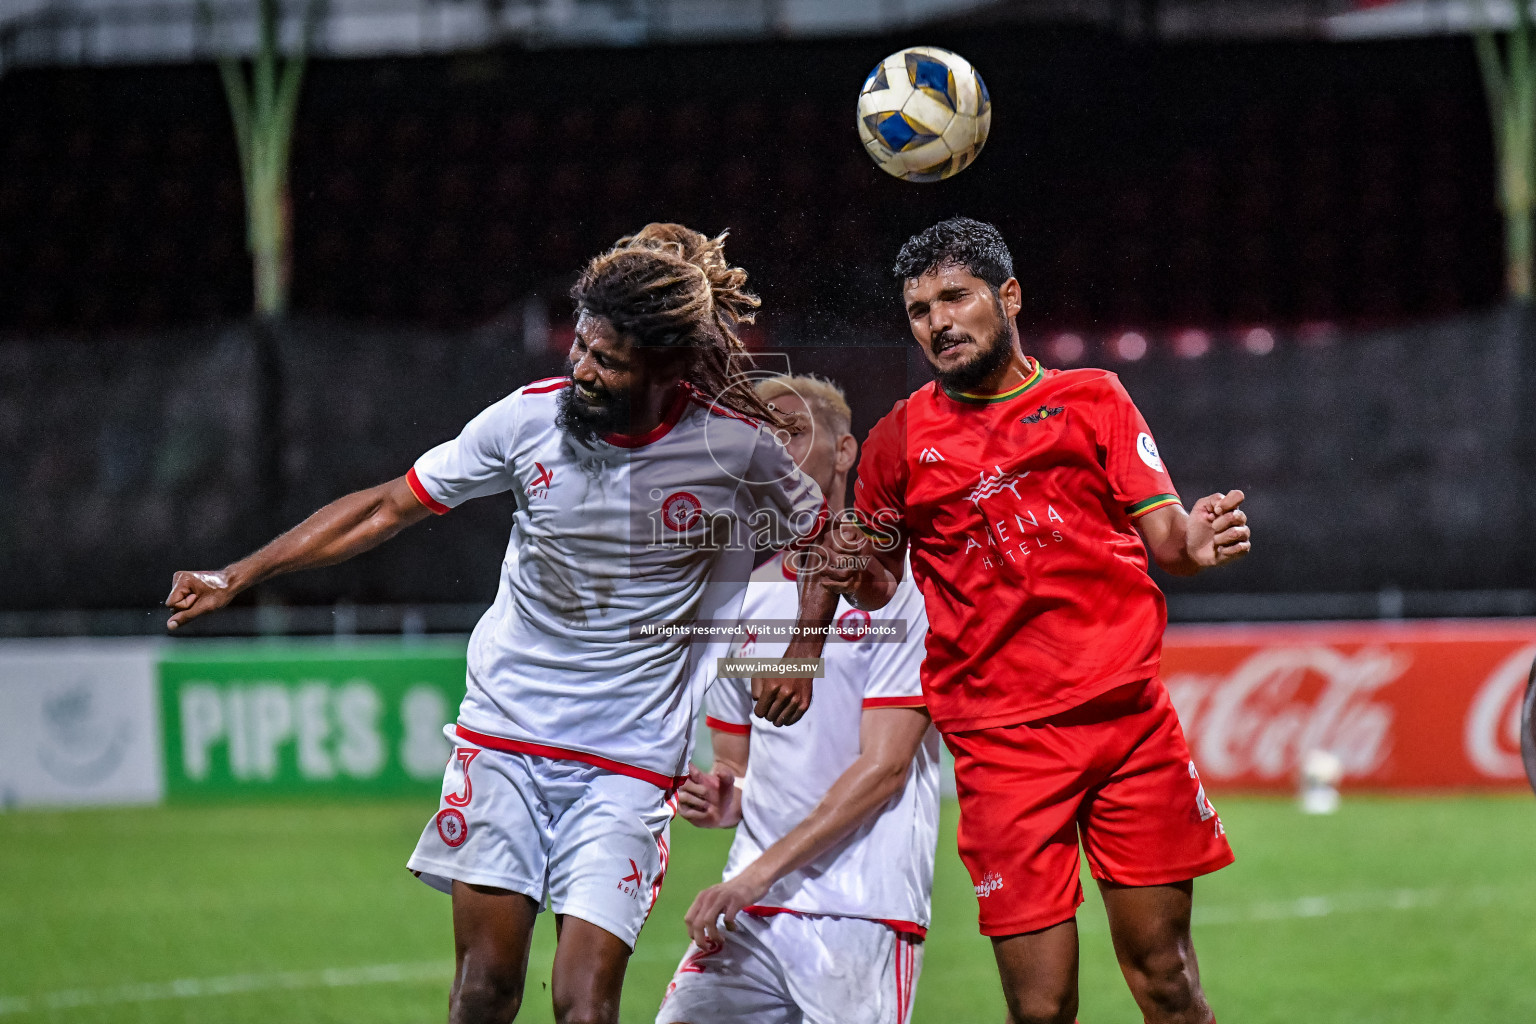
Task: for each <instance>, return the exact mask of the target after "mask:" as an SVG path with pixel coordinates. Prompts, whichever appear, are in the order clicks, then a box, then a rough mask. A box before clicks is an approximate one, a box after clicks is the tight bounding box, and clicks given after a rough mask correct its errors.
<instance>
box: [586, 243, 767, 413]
mask: <svg viewBox="0 0 1536 1024" xmlns="http://www.w3.org/2000/svg"><path fill="white" fill-rule="evenodd" d="M727 234H729V232H724V231H722V232H721V233H720V234H719V235H716V236H715V237H714V238H710V237H709V236H707V235H704V234H702V233H701V232H698V231H694V230H693V229H692V228H688V227H684V226H683V225H681V224H665V223H656V224H647V225H646V226H645V227H643V228H641V229H640V230H639V231H637V232H635V233H634V234H633V235H627V236H625V237H624V238H621V239H619V240H618V242H617V243H616V244H615V245H614V247H613V248H612V249H609V250H608V251H607V252H605V253H603V254H602V255H600V256H597V257H594V258H593V259H592V261H591V262H590V263H588V264H587V266H586V268H585V269H584V270H583V271H582V273H581V277H580V279H579V280H577V282H576V284H575V286H574V287H572V288H571V298H572V299H573V300H575V302H576V308H577V309H578V310H581V311H584V312H588V313H591V314H592V315H593V316H600V317H602V318H604V319H606V320H607V321H608V322H609V323H611V324H612V325H613V329H614V330H616V331H618V332H619V333H620V334H621V335H629V336H630V337H632V338H634V339H635V342H636V343H637V344H639V345H642V346H652V347H659V348H674V349H678V350H682V351H687V352H688V353H689V354H691V355H692V356H693V359H692V362H691V365H690V366H689V368H688V369H687V370H686V371H685V372H684V376H683V379H684V380H686V381H687V382H688V383H690V384H692V385H693V386H694V387H695V388H697V389H698V390H699V391H701V392H703V394H704V396H705V397H706V398H708V399H710V400H711V401H714V402H716V403H718V404H719V405H721V406H724V407H726V408H729V409H731V410H732V411H734V412H738V413H741V414H743V415H746V416H749V417H752V418H754V419H760V420H765V421H767V422H768V423H769V424H770V425H772V426H775V427H783V426H787V425H788V422H787V420H785V419H784V418H783V417H782V416H780V415H779V414H778V413H776V412H775V411H774V410H772V409H770V408H769V407H768V403H767V402H766V401H763V400H762V399H760V398H759V397H758V396H757V393H756V392H755V391H754V390H753V389H751V388H749V387H742V386H739V385H738V382H736V381H734V380H733V379H732V373H733V370H732V365H731V364H732V357H734V356H738V355H744V354H745V352H746V346H745V345H743V344H742V341H741V336H740V334H739V327H740V325H741V324H746V323H751V322H752V321H753V320H754V319H755V318H756V316H757V310H758V307H760V306H761V305H762V300H761V299H759V298H758V297H757V296H756V295H753V294H752V293H751V292H749V291H747V288H746V285H747V272H746V271H745V270H743V269H741V268H740V267H733V266H731V264H730V262H729V261H728V260H726V258H725V238H726V235H727Z"/></svg>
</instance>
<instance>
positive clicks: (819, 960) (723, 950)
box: [656, 377, 939, 1024]
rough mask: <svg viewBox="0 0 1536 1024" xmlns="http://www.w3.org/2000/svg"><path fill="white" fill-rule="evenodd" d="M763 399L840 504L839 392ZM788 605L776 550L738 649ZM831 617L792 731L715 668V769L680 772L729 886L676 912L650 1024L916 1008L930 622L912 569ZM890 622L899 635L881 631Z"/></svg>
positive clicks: (812, 381)
mask: <svg viewBox="0 0 1536 1024" xmlns="http://www.w3.org/2000/svg"><path fill="white" fill-rule="evenodd" d="M758 393H759V395H760V396H761V397H762V398H764V399H766V400H768V401H770V402H772V403H773V404H774V405H775V407H776V408H777V409H778V410H779V411H781V412H785V413H789V414H791V415H792V416H793V417H794V419H795V421H796V427H793V428H791V429H792V436H791V438H790V440H789V445H788V448H789V451H790V454H791V455H793V456H794V458H795V461H796V462H797V463H798V464H799V465H800V467H801V468H802V469H803V470H804V471H805V472H806V473H807V474H809V475H810V476H811V477H812V478H813V479H815V480H816V482H817V483H818V484H819V485H820V486H821V488H822V491H823V493H825V494H826V495H827V500H828V503H829V507H830V509H831V510H832V511H833V512H834V513H835V512H836V511H838V510H840V509H841V508H842V507H843V505H844V504H845V501H844V495H845V491H846V489H847V478H848V472H849V470H850V469H851V468H852V467H853V464H854V460H855V457H856V456H857V454H858V445H857V443H856V442H855V441H854V439H853V437H852V436H850V435H849V433H848V429H849V410H848V403H847V401H846V400H845V398H844V397H843V393H842V391H841V390H840V389H838V388H837V386H836V385H834V384H832V383H830V382H828V381H825V380H821V379H817V378H809V377H791V378H774V379H771V380H769V381H766V382H764V383H763V384H760V385H759V387H758ZM798 608H799V598H798V593H797V587H796V585H795V569H794V565H793V559H790V560H789V561H788V562H786V556H785V555H784V554H783V553H782V552H781V553H780V554H778V555H775V556H774V557H773V558H772V559H770V560H769V561H768V562H766V563H764V564H763V565H762V566H760V567H759V568H758V570H757V571H756V572H755V573H753V576H752V582H751V584H750V586H749V587H748V589H747V598H746V602H745V604H744V606H743V608H742V619H743V622H744V624H745V627H746V629H747V631H748V638H747V639H746V640H745V641H744V642H742V643H741V644H739V645H738V646H737V647H736V648H735V649H734V650H733V652H732V655H733V658H738V659H739V658H778V657H780V656H781V655H782V654H783V653H784V650H785V646H786V642H785V640H783V639H779V640H777V641H773V640H770V639H767V638H766V636H762V637H759V636H756V635H754V634H753V633H752V630H753V623H758V624H760V625H759V626H758V627H757V628H758V630H759V631H760V632H764V627H763V624H766V623H768V622H771V621H779V622H785V621H790V620H793V619H794V618H795V616H796V614H797V612H798ZM837 615H838V617H837V619H836V620H835V627H836V628H835V631H834V632H833V634H832V635H831V636H830V637H829V638H828V641H827V643H826V645H825V647H824V649H823V657H824V659H825V669H826V674H825V675H824V676H823V677H822V678H820V679H818V680H817V681H816V698H815V700H814V701H813V702H812V704H811V708H810V710H809V711H808V712H807V713H806V715H805V717H804V718H803V719H801V720H800V721H799V722H798V723H797V724H795V725H792V726H789V727H787V728H783V729H774V728H771V727H770V728H763V727H762V726H761V725H759V723H760V722H761V721H762V720H761V719H757V720H755V721H754V719H753V716H752V704H753V702H752V697H751V693H750V684H749V682H748V680H747V679H745V678H734V677H730V676H722V677H721V678H719V679H718V681H716V682H715V684H714V686H713V687H712V688H711V689H710V691H709V694H708V696H707V698H706V706H707V708H708V710H709V717H708V718H707V723H708V725H709V726H710V729H711V733H712V735H713V737H714V744H715V766H714V770H713V771H711V772H700V771H697V770H695V771H693V772H692V773H690V778H689V781H688V782H687V784H685V785H684V786H683V788H682V791H681V792H680V793H679V798H680V801H681V813H682V815H683V817H685V818H687V819H688V820H689V821H691V822H692V823H693V824H695V825H699V826H702V827H705V828H724V827H730V826H732V825H734V826H736V839H735V842H734V843H733V844H732V846H731V852H730V858H729V860H728V862H727V863H726V868H725V880H724V881H723V882H721V883H720V884H719V885H715V886H711V887H710V888H708V889H706V890H704V891H703V892H702V893H700V894H699V896H698V898H697V899H696V900H694V903H693V906H692V907H691V908H690V909H689V911H688V914H687V923H688V931H689V934H690V936H691V937H692V939H693V943H692V944H691V945H690V946H689V948H688V951H687V953H686V954H685V955H684V956H683V960H682V963H681V964H679V965H678V969H677V973H676V975H675V976H674V978H673V981H672V983H671V985H669V986H668V988H667V994H666V997H665V999H664V1000H663V1002H662V1004H661V1008H660V1010H659V1012H658V1013H657V1015H656V1020H657V1024H708V1022H714V1021H727V1020H729V1021H741V1022H744V1024H794V1022H802V1021H809V1022H815V1024H902V1022H904V1021H906V1020H908V1019H909V1018H910V1016H911V1010H912V998H913V995H914V994H915V992H916V988H917V978H918V974H919V973H920V971H921V968H922V961H923V937H924V935H925V934H926V931H927V926H928V920H929V895H930V889H931V887H932V882H933V857H934V847H935V845H936V842H937V837H938V818H939V746H938V734H937V732H936V731H935V730H934V729H933V727H932V725H931V724H930V722H929V719H928V713H927V710H926V709H925V708H924V706H923V698H922V686H921V683H920V681H919V673H918V669H919V666H920V665H921V662H922V657H923V638H924V635H925V634H926V632H927V628H928V620H927V618H926V616H925V615H924V613H923V600H922V595H921V594H920V593H919V592H918V590H917V588H916V587H915V586H914V585H913V584H912V583H911V582H910V577H909V580H908V581H907V582H905V583H903V584H902V586H901V587H900V588H899V589H898V593H897V594H896V595H895V597H894V598H893V600H892V602H891V603H890V604H888V605H887V606H886V607H885V609H884V610H883V611H882V613H881V616H880V618H879V619H875V620H871V617H870V616H869V615H868V614H867V613H865V612H862V611H859V610H858V609H856V608H853V607H851V606H850V605H847V604H846V603H845V604H843V605H842V606H840V607H839V608H838V610H837ZM896 624H900V626H903V627H904V628H905V633H904V638H891V637H886V638H884V639H883V640H882V639H881V638H879V637H878V633H879V632H880V631H882V630H884V629H887V628H890V627H892V626H893V625H896ZM705 668H706V670H708V669H713V668H714V666H712V665H706V666H705ZM711 674H713V673H711ZM749 768H750V772H749V771H748V769H749ZM722 922H723V927H722Z"/></svg>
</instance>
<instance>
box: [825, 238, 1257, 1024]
mask: <svg viewBox="0 0 1536 1024" xmlns="http://www.w3.org/2000/svg"><path fill="white" fill-rule="evenodd" d="M896 277H897V279H898V280H899V281H901V282H902V292H903V297H904V299H905V303H906V310H907V318H908V321H909V323H910V325H911V329H912V333H913V335H914V337H916V339H917V342H918V344H919V346H920V347H921V348H922V350H923V354H924V355H925V356H927V358H928V361H929V363H930V364H931V365H932V367H933V370H934V375H935V376H936V377H937V380H936V381H935V382H933V383H931V384H928V385H926V386H925V387H923V388H920V389H919V390H917V391H916V392H914V393H913V394H912V396H911V397H910V398H908V399H906V400H904V401H902V402H899V403H897V405H896V407H895V408H894V409H893V410H892V411H891V412H890V413H889V414H888V415H887V416H886V417H885V418H884V419H883V420H881V421H880V422H879V423H878V424H877V425H876V426H875V428H874V429H873V430H872V431H871V432H870V435H869V439H868V441H867V442H866V443H865V446H864V456H863V459H862V461H861V462H860V465H859V479H858V484H857V487H856V497H855V504H856V509H857V512H858V515H859V520H860V524H861V526H862V527H863V531H862V532H861V531H857V530H848V529H841V530H839V531H838V534H839V539H838V547H839V550H838V551H836V552H833V553H832V554H833V557H832V558H830V559H829V561H828V563H827V564H826V566H825V567H824V568H823V569H822V571H821V572H820V573H819V575H818V579H819V580H820V582H821V583H822V584H823V587H824V588H825V589H826V590H827V591H831V592H834V593H841V594H846V595H848V596H849V598H850V600H852V601H853V602H854V603H855V604H857V605H859V606H860V607H863V608H866V609H875V608H879V607H881V606H883V605H884V604H885V603H886V601H888V600H889V598H890V594H891V593H892V592H893V591H894V589H895V585H896V583H897V581H898V580H899V579H900V577H901V573H902V560H903V556H904V555H905V554H907V553H908V552H909V551H910V557H911V563H912V572H913V575H914V577H915V578H916V581H917V583H918V586H919V587H920V588H921V590H922V592H923V596H924V600H925V603H926V605H927V610H928V618H929V622H930V631H929V634H928V651H927V659H926V660H925V661H924V663H923V691H924V695H925V697H926V700H927V703H928V709H929V711H930V712H931V714H932V716H933V720H934V722H935V724H937V725H938V726H939V728H940V730H941V731H942V732H943V733H944V738H945V742H946V743H947V744H948V745H949V748H950V750H951V751H952V752H953V753H954V755H955V769H956V782H957V785H958V789H959V796H960V855H961V858H962V859H963V860H964V861H965V863H966V866H967V868H968V869H969V871H970V873H971V877H972V881H973V882H974V884H975V888H976V895H977V900H978V903H979V904H980V921H981V930H982V932H983V934H986V935H989V936H991V937H992V940H993V947H994V951H995V953H996V956H997V963H998V969H999V971H1000V973H1001V975H1002V981H1003V990H1004V994H1005V996H1006V999H1007V1003H1008V1012H1009V1015H1010V1020H1011V1021H1013V1022H1015V1024H1036V1022H1040V1024H1063V1022H1071V1021H1072V1020H1073V1019H1074V1017H1075V1015H1076V1012H1077V1002H1078V994H1077V956H1078V950H1077V923H1076V911H1077V907H1078V906H1079V905H1080V904H1081V903H1082V899H1083V896H1082V887H1081V884H1080V883H1079V881H1078V848H1079V838H1080V839H1081V844H1082V847H1083V849H1084V850H1085V852H1086V853H1087V856H1088V863H1089V866H1090V868H1091V870H1092V873H1093V875H1094V877H1095V878H1096V879H1097V880H1098V882H1099V887H1100V889H1101V891H1102V893H1103V896H1104V904H1105V907H1106V909H1107V911H1108V913H1109V925H1110V932H1111V934H1112V936H1113V938H1114V945H1115V952H1116V955H1117V956H1118V958H1119V961H1120V966H1121V969H1122V970H1123V972H1124V974H1125V978H1126V981H1127V982H1128V983H1129V985H1130V988H1131V992H1132V994H1133V995H1134V996H1135V998H1136V1002H1137V1004H1138V1005H1139V1006H1140V1007H1141V1011H1142V1013H1143V1015H1144V1016H1145V1018H1146V1020H1147V1021H1148V1022H1151V1024H1209V1022H1210V1021H1212V1020H1213V1017H1212V1015H1211V1010H1210V1007H1209V1005H1208V1004H1207V1003H1206V999H1205V995H1204V993H1203V992H1202V990H1201V987H1200V979H1199V971H1198V967H1197V965H1196V962H1195V951H1194V947H1193V945H1192V943H1191V940H1190V930H1189V921H1190V910H1191V901H1192V896H1193V891H1194V887H1193V881H1192V879H1194V878H1195V877H1196V876H1198V875H1202V874H1206V873H1208V872H1211V871H1215V870H1217V869H1219V868H1222V867H1225V866H1226V865H1227V864H1229V863H1231V861H1232V851H1231V848H1230V847H1229V846H1228V844H1227V840H1226V836H1225V831H1224V829H1223V827H1222V824H1221V819H1220V818H1219V817H1218V816H1217V815H1216V811H1215V808H1213V807H1212V806H1211V804H1210V801H1209V800H1207V799H1206V796H1205V791H1204V788H1203V787H1202V786H1201V784H1200V778H1199V775H1198V773H1197V772H1196V769H1195V764H1194V761H1193V760H1192V759H1191V758H1190V754H1189V747H1188V745H1187V744H1186V743H1185V740H1184V735H1183V732H1182V730H1181V729H1180V727H1179V722H1178V718H1177V716H1176V715H1175V714H1174V711H1173V707H1172V705H1171V704H1170V703H1169V700H1168V694H1167V691H1166V690H1165V689H1164V687H1163V684H1162V683H1161V681H1159V679H1158V659H1159V654H1160V651H1161V645H1162V635H1163V629H1164V627H1165V625H1166V622H1167V616H1166V609H1165V604H1164V601H1163V596H1162V593H1161V592H1160V591H1159V590H1158V588H1157V585H1156V584H1155V583H1154V582H1153V581H1152V578H1151V576H1150V575H1149V574H1148V556H1149V554H1150V556H1151V559H1152V560H1154V561H1156V562H1157V564H1158V565H1159V566H1161V567H1162V568H1163V569H1164V570H1166V571H1168V572H1170V573H1173V574H1175V575H1181V576H1187V575H1193V574H1194V573H1197V572H1200V571H1201V570H1204V569H1208V568H1211V567H1213V566H1218V565H1222V564H1225V563H1227V562H1229V561H1232V560H1233V559H1235V558H1239V557H1241V556H1242V555H1244V554H1246V553H1247V552H1248V549H1249V544H1250V541H1249V532H1248V527H1247V525H1246V523H1247V516H1246V514H1245V513H1244V512H1243V511H1242V510H1241V509H1240V508H1239V506H1240V505H1241V504H1242V501H1243V494H1242V492H1241V491H1235V490H1234V491H1231V492H1228V493H1226V494H1213V495H1210V496H1208V497H1205V498H1202V499H1200V500H1199V501H1197V502H1196V503H1195V504H1194V507H1193V508H1192V509H1191V510H1190V511H1189V512H1186V511H1185V510H1184V506H1183V504H1182V502H1181V501H1180V499H1179V497H1178V493H1177V492H1176V491H1175V490H1174V486H1173V481H1172V479H1170V477H1169V475H1168V470H1167V468H1166V467H1165V466H1164V465H1163V461H1162V457H1161V455H1160V454H1159V453H1158V450H1157V445H1156V443H1155V442H1154V441H1153V439H1152V434H1151V431H1150V430H1149V429H1148V428H1147V425H1146V422H1145V421H1144V420H1143V419H1142V416H1141V413H1140V412H1138V411H1137V409H1136V406H1135V405H1134V404H1133V403H1132V402H1131V399H1130V396H1129V395H1127V394H1126V392H1125V389H1124V388H1123V387H1122V386H1121V385H1120V381H1119V380H1118V378H1116V377H1115V375H1114V374H1112V373H1108V372H1106V371H1103V370H1091V369H1083V370H1065V371H1063V370H1047V369H1045V368H1044V367H1043V366H1041V365H1040V364H1039V363H1038V362H1036V361H1035V360H1034V359H1032V358H1030V357H1028V356H1026V355H1024V353H1023V351H1022V350H1021V349H1020V346H1019V335H1018V330H1017V327H1016V325H1015V323H1014V318H1015V316H1016V315H1017V314H1018V311H1019V307H1020V295H1021V291H1020V286H1019V282H1018V281H1017V279H1015V278H1014V276H1013V260H1012V257H1011V256H1010V254H1009V252H1008V248H1007V245H1006V244H1005V243H1004V241H1003V239H1002V236H1001V235H1000V234H999V233H998V231H997V229H996V228H994V227H992V226H991V225H989V224H982V223H979V222H977V221H973V220H969V219H966V218H955V219H952V220H947V221H944V222H942V223H940V224H937V225H935V226H933V227H932V228H929V229H928V230H927V231H924V232H922V233H921V234H919V235H917V236H915V237H913V238H912V239H910V240H909V241H908V242H907V244H906V245H905V246H904V247H903V248H902V250H901V254H900V256H899V257H898V259H897V263H896ZM850 534H852V536H851V537H850ZM839 556H842V557H839ZM825 602H826V597H824V596H817V595H814V594H812V595H809V596H807V598H806V601H805V605H804V606H803V607H802V618H803V619H805V620H807V621H808V622H809V621H814V620H816V619H817V618H818V617H820V616H821V615H822V613H823V612H824V611H825V609H824V608H822V607H821V605H822V604H824V603H825Z"/></svg>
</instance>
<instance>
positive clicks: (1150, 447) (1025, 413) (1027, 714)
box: [855, 360, 1179, 732]
mask: <svg viewBox="0 0 1536 1024" xmlns="http://www.w3.org/2000/svg"><path fill="white" fill-rule="evenodd" d="M1029 373H1030V376H1029V378H1028V379H1027V380H1025V381H1024V383H1022V384H1020V385H1019V386H1018V387H1015V388H1013V389H1011V390H1009V391H1007V392H1004V393H1002V394H999V395H971V394H956V393H952V392H949V391H947V390H945V389H943V388H941V387H939V385H938V384H936V383H934V384H928V385H927V386H925V387H923V388H920V389H919V390H917V391H916V392H914V393H913V394H912V396H911V397H910V398H908V399H905V400H904V401H901V402H898V403H897V404H896V407H895V408H894V409H892V410H891V412H890V413H889V414H887V415H886V417H885V418H884V419H882V420H881V421H880V422H879V423H877V424H876V425H875V428H874V429H873V430H872V431H870V434H869V439H868V440H867V441H866V442H865V444H864V456H863V459H862V460H861V461H860V463H859V480H858V486H857V488H856V491H855V507H856V509H857V511H858V513H859V515H860V517H861V518H862V519H863V521H865V522H866V523H869V524H870V525H871V526H872V527H874V528H877V529H878V528H881V527H884V528H885V529H886V530H888V531H892V530H893V531H894V532H895V533H896V534H897V535H898V536H900V537H901V538H902V539H903V540H905V541H906V542H907V543H908V544H909V545H910V550H911V556H912V572H913V575H914V576H915V577H916V579H917V584H918V586H919V587H920V588H921V589H922V592H923V597H924V599H925V602H926V604H927V608H928V621H929V633H928V650H927V658H926V659H925V661H924V662H923V689H924V693H925V696H926V698H927V701H928V710H929V712H930V713H931V714H932V715H933V719H934V721H935V722H937V723H938V724H939V726H940V727H941V728H943V729H944V730H945V731H947V732H959V731H963V730H968V729H986V728H991V727H994V726H999V725H1011V724H1016V723H1019V722H1028V721H1033V720H1035V719H1038V718H1043V717H1045V716H1047V715H1052V714H1055V713H1057V712H1059V711H1064V710H1066V709H1068V708H1071V707H1075V706H1077V705H1078V704H1081V703H1083V702H1084V701H1087V700H1089V699H1090V698H1092V697H1095V696H1097V695H1099V694H1101V693H1103V692H1105V691H1106V690H1109V689H1112V688H1114V687H1116V686H1120V685H1122V684H1124V683H1127V682H1133V681H1135V680H1138V679H1146V678H1148V677H1150V676H1154V675H1156V674H1157V666H1158V659H1159V656H1160V654H1161V651H1162V637H1163V629H1164V627H1165V626H1166V624H1167V608H1166V605H1165V603H1164V600H1163V595H1162V592H1161V591H1160V590H1158V588H1157V585H1156V584H1155V583H1153V582H1152V578H1151V577H1150V576H1149V575H1148V574H1147V551H1146V546H1145V544H1144V543H1143V542H1142V539H1141V535H1140V534H1139V533H1138V532H1137V531H1136V527H1135V526H1134V524H1133V520H1134V519H1136V518H1137V517H1138V516H1143V515H1146V514H1147V513H1148V512H1151V511H1152V510H1153V509H1158V508H1162V507H1164V506H1165V505H1170V504H1174V503H1176V502H1178V501H1179V496H1178V494H1177V492H1176V491H1175V490H1174V487H1173V481H1172V479H1170V477H1169V476H1168V471H1167V469H1166V468H1165V467H1164V466H1163V462H1162V459H1161V457H1160V456H1159V454H1158V451H1157V444H1156V443H1155V442H1154V441H1153V440H1152V432H1151V431H1150V430H1148V429H1147V424H1146V421H1145V420H1143V419H1142V416H1141V413H1140V412H1139V411H1137V409H1136V406H1135V405H1134V404H1132V402H1131V398H1130V396H1129V395H1128V394H1126V392H1125V388H1124V387H1122V386H1121V384H1120V379H1119V378H1118V377H1116V376H1115V375H1114V374H1113V373H1109V372H1107V371H1105V370H1045V369H1043V368H1042V367H1041V366H1040V364H1039V363H1037V362H1035V361H1034V360H1030V361H1029Z"/></svg>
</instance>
